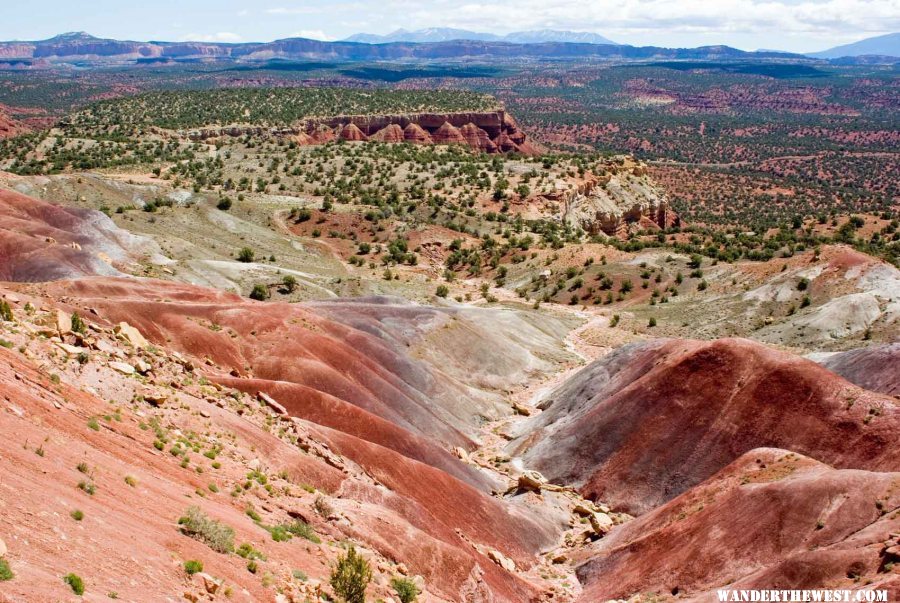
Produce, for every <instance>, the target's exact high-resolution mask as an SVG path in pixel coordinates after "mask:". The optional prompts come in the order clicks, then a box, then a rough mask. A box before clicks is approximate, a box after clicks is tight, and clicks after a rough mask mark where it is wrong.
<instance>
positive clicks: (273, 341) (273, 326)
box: [40, 278, 489, 490]
mask: <svg viewBox="0 0 900 603" xmlns="http://www.w3.org/2000/svg"><path fill="white" fill-rule="evenodd" d="M40 290H41V291H42V292H43V293H44V294H45V295H48V296H51V297H64V298H66V299H68V300H69V301H70V303H71V304H72V307H78V308H81V309H82V310H81V311H82V313H84V312H91V310H93V312H96V313H97V314H98V315H99V316H100V317H102V318H104V319H105V320H107V321H109V322H110V323H118V322H122V321H125V322H128V323H129V324H131V325H133V326H135V327H137V328H138V329H139V330H140V331H141V333H143V334H144V336H145V337H147V338H148V339H149V340H150V341H152V342H153V343H155V344H157V345H161V346H166V347H168V348H170V349H175V350H178V351H179V352H182V353H186V354H189V355H191V356H194V357H197V358H200V359H204V358H209V359H210V361H211V363H212V364H213V365H214V367H212V368H211V369H210V371H211V372H213V373H214V374H215V375H217V376H216V377H214V378H215V379H217V380H219V381H221V382H223V383H228V384H229V385H233V386H235V387H237V386H240V389H244V390H246V391H250V392H251V393H254V394H255V393H256V391H268V392H272V393H278V394H279V397H277V399H278V401H279V402H280V403H282V404H283V405H284V406H285V407H287V409H288V411H289V412H290V413H291V414H292V415H294V416H298V417H301V418H309V419H310V420H312V421H317V422H318V421H320V422H321V424H323V425H326V426H329V427H333V428H337V429H342V430H344V431H347V433H350V434H352V435H356V436H359V437H366V436H368V437H369V438H372V441H374V442H376V443H383V444H385V445H388V446H393V447H394V448H395V449H396V450H398V451H401V452H404V453H406V454H409V455H411V456H412V457H413V458H416V459H418V460H422V461H424V462H429V461H430V462H431V463H434V464H436V465H437V466H440V467H442V468H443V469H445V470H447V471H450V472H452V473H454V474H456V475H458V476H460V477H462V478H464V479H467V480H468V481H470V483H472V484H474V485H478V486H479V487H481V488H483V489H485V490H487V489H488V484H489V482H488V481H487V480H486V479H484V478H483V477H481V475H480V473H478V472H477V471H476V470H474V469H472V468H471V467H469V466H467V465H463V464H462V463H460V462H459V461H458V460H457V459H455V458H454V457H453V456H452V455H451V454H450V453H449V452H448V451H449V450H450V449H451V448H452V447H454V446H464V447H468V448H471V447H472V446H473V444H472V442H471V440H469V438H468V437H467V436H466V435H464V434H463V433H462V431H461V429H462V428H464V427H466V426H464V425H462V424H461V423H460V424H459V425H458V427H459V428H460V429H457V428H456V427H454V426H453V425H450V424H449V423H448V422H449V421H450V420H451V419H449V418H447V420H445V418H446V415H445V413H442V412H441V410H440V409H439V408H434V407H433V406H432V404H431V403H430V398H429V397H428V392H423V391H420V390H418V389H417V388H416V387H414V386H412V385H410V382H413V383H418V382H422V381H426V379H425V376H424V375H421V374H419V373H423V372H426V371H427V368H426V367H425V366H423V365H420V364H417V363H414V362H410V361H409V360H408V359H406V358H403V357H400V356H398V355H396V354H394V353H393V352H392V351H391V350H390V349H388V348H387V347H386V346H385V345H384V344H383V343H382V342H381V341H380V340H379V339H378V338H376V337H374V336H372V335H369V334H367V333H363V332H361V331H357V330H355V329H352V328H350V327H346V326H344V325H340V324H337V323H333V322H331V321H329V320H326V319H323V318H320V317H319V316H317V315H316V314H314V313H313V312H312V311H310V310H308V309H305V308H303V307H301V306H298V305H296V304H282V303H260V302H253V301H250V300H246V299H243V298H241V297H239V296H236V295H233V294H230V293H224V292H221V291H216V290H212V289H204V288H201V287H195V286H193V285H184V284H178V283H171V282H167V281H153V280H146V279H142V280H137V279H104V278H86V279H81V280H78V281H59V282H55V283H50V284H47V285H44V286H42V287H41V288H40ZM229 373H231V374H234V375H240V376H241V377H242V378H241V379H236V380H231V379H230V377H229ZM248 377H251V378H252V379H248ZM312 392H316V393H315V395H308V394H311V393H312ZM403 431H405V432H406V434H405V436H406V437H399V435H398V434H399V433H400V432H403ZM413 442H415V443H414V444H413ZM437 443H441V444H442V446H438V445H437Z"/></svg>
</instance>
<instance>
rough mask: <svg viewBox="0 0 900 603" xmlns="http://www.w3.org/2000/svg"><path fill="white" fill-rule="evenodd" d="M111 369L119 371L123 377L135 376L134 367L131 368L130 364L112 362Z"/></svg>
mask: <svg viewBox="0 0 900 603" xmlns="http://www.w3.org/2000/svg"><path fill="white" fill-rule="evenodd" d="M109 368H111V369H112V370H114V371H118V372H120V373H122V374H123V375H133V374H134V367H133V366H131V365H130V364H125V363H124V362H110V363H109Z"/></svg>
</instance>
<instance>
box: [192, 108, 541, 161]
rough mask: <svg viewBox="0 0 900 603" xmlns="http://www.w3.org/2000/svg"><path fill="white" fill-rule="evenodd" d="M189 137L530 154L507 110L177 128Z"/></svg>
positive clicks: (530, 147)
mask: <svg viewBox="0 0 900 603" xmlns="http://www.w3.org/2000/svg"><path fill="white" fill-rule="evenodd" d="M181 134H182V135H184V136H186V137H188V138H190V139H191V140H194V141H200V140H203V141H209V140H212V139H217V138H226V137H231V138H235V137H239V136H271V137H291V138H292V139H293V140H294V141H295V142H297V143H298V144H322V143H326V142H330V141H332V140H336V139H341V140H348V141H364V140H373V141H376V142H403V141H406V142H411V143H414V144H458V145H466V146H468V147H470V148H472V149H474V150H476V151H481V152H484V153H523V154H526V155H532V154H536V153H538V152H539V151H540V148H539V147H538V146H536V145H534V144H533V143H531V142H530V141H529V140H528V138H527V136H526V135H525V133H524V132H522V130H521V129H520V128H519V126H518V124H517V123H516V120H515V119H513V117H512V116H511V115H509V113H507V112H506V111H504V110H502V109H499V110H497V111H486V112H460V113H415V114H408V115H339V116H333V117H316V118H309V119H307V120H305V121H303V122H300V123H296V124H292V125H290V126H286V127H265V126H241V125H231V126H221V127H208V128H198V129H195V130H189V131H185V132H182V133H181Z"/></svg>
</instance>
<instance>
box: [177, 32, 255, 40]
mask: <svg viewBox="0 0 900 603" xmlns="http://www.w3.org/2000/svg"><path fill="white" fill-rule="evenodd" d="M181 39H182V40H183V41H185V42H240V41H241V40H242V39H243V38H241V36H239V35H238V34H236V33H231V32H230V31H220V32H217V33H214V34H199V33H190V34H187V35H185V36H182V37H181Z"/></svg>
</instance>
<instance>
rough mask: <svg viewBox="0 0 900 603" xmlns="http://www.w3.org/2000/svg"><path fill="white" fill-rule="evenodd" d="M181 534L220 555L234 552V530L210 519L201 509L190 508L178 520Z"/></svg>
mask: <svg viewBox="0 0 900 603" xmlns="http://www.w3.org/2000/svg"><path fill="white" fill-rule="evenodd" d="M178 525H179V526H181V532H182V534H184V535H185V536H190V537H191V538H193V539H195V540H199V541H200V542H202V543H204V544H206V545H207V546H208V547H209V548H211V549H212V550H214V551H216V552H219V553H230V552H231V551H233V550H234V530H233V529H232V528H231V527H230V526H227V525H225V524H223V523H220V522H218V521H216V520H214V519H210V518H209V517H207V516H206V514H204V513H203V511H201V510H200V508H199V507H190V508H189V509H188V510H187V511H186V512H185V514H184V516H183V517H181V518H180V519H179V520H178Z"/></svg>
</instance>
